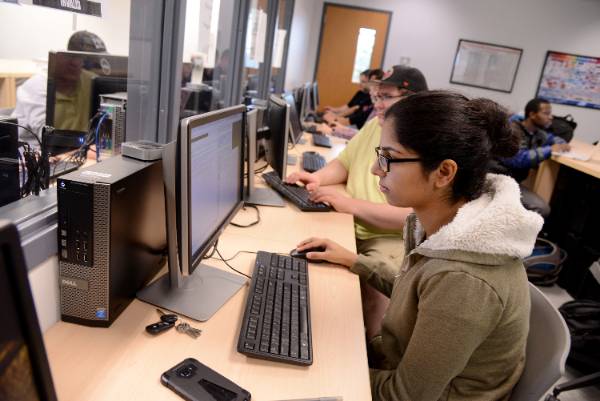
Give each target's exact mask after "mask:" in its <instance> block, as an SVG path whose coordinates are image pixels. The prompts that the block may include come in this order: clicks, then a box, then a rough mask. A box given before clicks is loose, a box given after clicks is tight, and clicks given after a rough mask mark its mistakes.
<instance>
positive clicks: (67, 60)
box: [46, 51, 128, 154]
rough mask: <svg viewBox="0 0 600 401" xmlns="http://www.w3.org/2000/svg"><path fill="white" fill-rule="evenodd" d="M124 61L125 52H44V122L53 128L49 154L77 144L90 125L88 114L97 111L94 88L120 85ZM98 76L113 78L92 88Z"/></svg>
mask: <svg viewBox="0 0 600 401" xmlns="http://www.w3.org/2000/svg"><path fill="white" fill-rule="evenodd" d="M127 62H128V61H127V57H125V56H114V55H108V54H104V53H87V52H74V51H67V52H49V53H48V85H47V95H46V125H49V126H51V127H54V129H55V130H54V132H53V138H52V141H51V144H50V146H51V147H52V150H50V151H49V153H50V154H57V153H61V152H64V151H68V150H72V149H76V148H79V147H80V146H81V144H82V143H83V141H84V139H85V137H86V135H87V133H88V131H89V129H90V126H89V125H90V118H91V117H92V116H93V115H94V114H95V113H96V111H97V107H98V104H99V99H97V97H98V94H99V93H101V92H98V91H99V90H103V89H102V88H100V86H105V84H107V85H108V84H110V85H114V86H115V87H117V86H118V87H119V88H122V87H123V85H122V83H123V79H125V80H126V79H127ZM98 77H103V78H108V77H110V78H113V79H108V80H106V81H99V83H97V84H96V85H98V88H94V79H95V78H98ZM118 78H121V80H119V79H118ZM125 82H126V81H125ZM108 90H112V88H108ZM109 93H110V92H109Z"/></svg>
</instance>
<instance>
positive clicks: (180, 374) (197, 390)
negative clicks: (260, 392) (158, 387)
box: [160, 358, 250, 401]
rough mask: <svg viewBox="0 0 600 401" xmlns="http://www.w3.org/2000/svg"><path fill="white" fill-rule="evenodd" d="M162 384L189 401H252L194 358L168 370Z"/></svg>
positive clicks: (247, 393) (248, 395) (163, 375)
mask: <svg viewBox="0 0 600 401" xmlns="http://www.w3.org/2000/svg"><path fill="white" fill-rule="evenodd" d="M160 382H161V383H162V384H163V385H165V386H166V387H168V388H170V389H171V390H173V391H174V392H175V393H177V394H178V395H179V396H181V397H182V398H183V399H184V400H188V401H250V393H249V392H248V391H246V390H244V389H243V388H241V387H240V386H238V385H237V384H235V383H234V382H232V381H231V380H229V379H227V378H225V377H224V376H222V375H220V374H219V373H217V372H215V371H214V370H212V369H211V368H209V367H208V366H206V365H204V364H202V363H200V362H198V361H197V360H196V359H194V358H187V359H185V360H184V361H183V362H180V363H178V364H177V365H175V366H173V367H172V368H171V369H169V370H167V371H166V372H165V373H163V374H162V376H161V377H160Z"/></svg>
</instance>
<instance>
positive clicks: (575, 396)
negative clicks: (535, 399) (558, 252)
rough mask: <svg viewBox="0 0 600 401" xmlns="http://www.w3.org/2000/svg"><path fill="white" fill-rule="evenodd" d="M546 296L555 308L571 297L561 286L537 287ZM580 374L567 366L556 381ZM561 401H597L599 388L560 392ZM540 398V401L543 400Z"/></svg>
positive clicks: (599, 395)
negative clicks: (560, 377)
mask: <svg viewBox="0 0 600 401" xmlns="http://www.w3.org/2000/svg"><path fill="white" fill-rule="evenodd" d="M538 288H539V289H540V290H542V292H543V293H544V294H545V295H546V296H547V297H548V299H549V300H550V302H552V304H553V305H554V306H556V307H557V308H558V307H559V306H561V305H562V304H564V303H565V302H567V301H571V300H572V299H573V298H572V297H571V296H570V295H569V294H568V293H567V292H566V291H565V290H563V289H562V288H560V287H559V286H557V285H554V286H552V287H538ZM579 376H581V374H580V373H579V372H577V371H575V370H573V369H570V368H569V367H568V366H567V369H566V372H565V375H564V376H563V378H562V379H560V380H559V381H558V382H557V384H558V383H562V382H564V381H566V380H571V379H574V378H576V377H579ZM559 398H560V400H561V401H598V400H600V388H598V387H588V388H584V389H580V390H571V391H568V392H564V393H561V394H560V395H559ZM543 399H544V398H542V399H541V400H540V401H543Z"/></svg>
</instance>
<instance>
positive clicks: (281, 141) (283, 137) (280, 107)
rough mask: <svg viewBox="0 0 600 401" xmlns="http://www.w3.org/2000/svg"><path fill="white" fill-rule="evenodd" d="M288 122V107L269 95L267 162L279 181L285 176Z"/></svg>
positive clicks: (279, 99) (285, 103) (280, 100)
mask: <svg viewBox="0 0 600 401" xmlns="http://www.w3.org/2000/svg"><path fill="white" fill-rule="evenodd" d="M289 121H290V106H289V105H288V104H287V102H286V101H284V100H283V99H281V98H279V97H277V96H275V95H271V96H270V97H269V106H268V110H267V126H268V127H269V140H268V141H267V161H268V162H269V164H270V165H271V167H273V170H275V171H276V172H277V174H278V175H279V177H280V178H281V179H283V178H285V176H286V166H287V146H288V134H287V133H288V130H289Z"/></svg>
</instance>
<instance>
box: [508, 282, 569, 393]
mask: <svg viewBox="0 0 600 401" xmlns="http://www.w3.org/2000/svg"><path fill="white" fill-rule="evenodd" d="M529 294H530V296H531V315H530V318H529V336H528V337H527V351H526V360H525V369H524V370H523V374H522V375H521V379H520V380H519V382H518V383H517V385H516V386H515V388H514V389H513V392H512V394H511V397H510V401H532V400H534V401H535V400H539V399H540V398H541V397H543V396H544V394H546V392H547V391H548V390H549V389H550V388H551V387H552V386H553V385H554V383H556V381H557V380H558V379H560V377H561V376H562V375H563V374H564V371H565V362H566V360H567V356H568V355H569V349H570V348H571V336H570V335H569V329H568V328H567V324H566V323H565V321H564V320H563V318H562V316H561V314H560V313H559V312H558V310H557V309H556V308H555V307H554V306H553V305H552V304H551V303H550V301H549V300H548V298H546V296H545V295H544V294H543V293H542V292H541V291H540V290H539V289H538V288H537V287H535V286H534V285H533V284H531V283H529Z"/></svg>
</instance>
